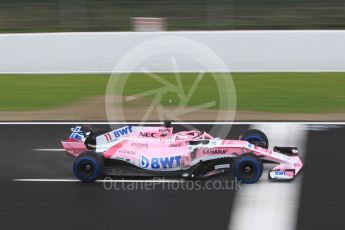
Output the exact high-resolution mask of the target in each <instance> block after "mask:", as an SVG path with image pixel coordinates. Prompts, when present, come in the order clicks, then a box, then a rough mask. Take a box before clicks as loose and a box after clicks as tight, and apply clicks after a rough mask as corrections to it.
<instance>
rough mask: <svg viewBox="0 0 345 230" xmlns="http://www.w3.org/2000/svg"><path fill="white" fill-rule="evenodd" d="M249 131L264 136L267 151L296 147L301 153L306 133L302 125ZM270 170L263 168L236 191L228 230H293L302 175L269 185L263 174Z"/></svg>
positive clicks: (278, 125) (275, 126)
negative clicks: (269, 148)
mask: <svg viewBox="0 0 345 230" xmlns="http://www.w3.org/2000/svg"><path fill="white" fill-rule="evenodd" d="M252 128H256V129H260V130H262V131H263V132H265V133H266V134H267V136H268V139H269V140H270V147H271V148H272V147H273V146H297V147H299V148H300V150H301V152H302V154H303V152H304V151H305V147H306V141H307V140H306V138H307V130H306V127H305V126H303V125H298V124H297V125H296V124H294V125H293V124H278V123H277V124H272V125H255V126H252ZM302 157H303V155H302ZM304 163H305V162H304ZM272 167H274V166H268V165H267V166H265V171H264V173H263V175H262V178H261V179H260V180H259V182H257V183H256V184H251V185H243V186H242V187H243V189H242V190H240V191H238V192H236V195H235V202H234V206H233V209H232V213H231V219H230V222H229V229H235V230H251V229H265V230H271V229H272V230H276V229H277V228H279V229H280V230H293V229H295V226H296V218H297V213H298V206H299V194H300V186H301V182H302V175H298V177H297V178H296V179H295V180H294V181H292V182H285V183H284V182H281V183H279V182H269V181H268V178H267V177H268V176H267V173H268V170H269V169H270V168H272Z"/></svg>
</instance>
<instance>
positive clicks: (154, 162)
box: [139, 156, 182, 169]
mask: <svg viewBox="0 0 345 230" xmlns="http://www.w3.org/2000/svg"><path fill="white" fill-rule="evenodd" d="M181 159H182V157H181V156H172V157H152V158H151V161H150V160H149V159H148V158H146V157H144V156H140V157H139V166H140V167H141V168H147V167H149V166H150V167H151V168H152V169H159V168H164V169H166V168H173V167H174V165H175V166H176V167H179V166H180V165H181Z"/></svg>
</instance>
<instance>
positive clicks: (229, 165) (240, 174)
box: [62, 123, 303, 183]
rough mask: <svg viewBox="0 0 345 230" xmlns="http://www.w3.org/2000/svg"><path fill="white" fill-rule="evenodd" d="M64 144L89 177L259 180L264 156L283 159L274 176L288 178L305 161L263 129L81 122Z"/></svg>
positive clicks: (269, 159) (77, 172)
mask: <svg viewBox="0 0 345 230" xmlns="http://www.w3.org/2000/svg"><path fill="white" fill-rule="evenodd" d="M62 145H63V147H64V148H65V149H66V151H67V153H68V154H69V155H71V156H73V157H75V160H74V164H73V172H74V175H75V176H76V177H77V178H79V179H80V180H81V181H85V182H89V181H94V180H96V179H97V178H99V177H102V176H105V175H121V176H182V177H188V178H204V177H207V176H212V175H216V174H219V173H226V172H230V171H232V172H233V173H234V175H235V176H236V177H237V178H238V179H239V180H241V181H242V182H243V183H254V182H256V181H258V180H259V178H260V177H261V175H262V172H263V162H272V163H277V164H278V165H276V166H275V167H274V168H273V169H271V170H270V171H269V173H268V177H269V178H270V179H271V180H274V181H282V180H284V181H287V180H292V179H294V178H295V176H296V175H297V173H298V172H299V171H300V170H301V168H302V166H303V163H302V161H301V159H300V157H299V155H298V153H299V151H298V149H297V148H296V147H274V148H273V150H269V149H268V139H267V137H266V135H265V134H264V133H262V132H261V131H259V130H249V131H247V132H245V133H244V134H243V135H241V136H240V138H239V140H226V139H220V138H215V137H213V136H211V135H210V134H208V133H206V132H202V131H198V130H191V131H183V132H177V133H173V128H172V127H171V126H170V123H165V126H161V127H148V126H124V127H121V128H119V129H116V130H113V131H110V132H98V133H97V132H94V131H93V130H92V129H91V128H90V127H89V126H82V127H81V126H77V127H75V128H72V134H71V136H70V137H69V139H67V140H65V141H62Z"/></svg>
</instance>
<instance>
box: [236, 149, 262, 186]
mask: <svg viewBox="0 0 345 230" xmlns="http://www.w3.org/2000/svg"><path fill="white" fill-rule="evenodd" d="M233 170H234V175H235V176H236V178H237V179H238V180H239V181H241V182H242V183H244V184H252V183H255V182H257V181H258V180H259V179H260V177H261V175H262V172H263V164H262V161H261V160H260V159H259V158H258V157H257V156H255V155H253V154H251V153H245V154H243V155H241V156H238V157H236V158H235V161H234V163H233Z"/></svg>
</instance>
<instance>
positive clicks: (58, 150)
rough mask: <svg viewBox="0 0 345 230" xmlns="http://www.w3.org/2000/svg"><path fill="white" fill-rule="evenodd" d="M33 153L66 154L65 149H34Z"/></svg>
mask: <svg viewBox="0 0 345 230" xmlns="http://www.w3.org/2000/svg"><path fill="white" fill-rule="evenodd" d="M32 150H33V151H39V152H66V150H65V149H32Z"/></svg>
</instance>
